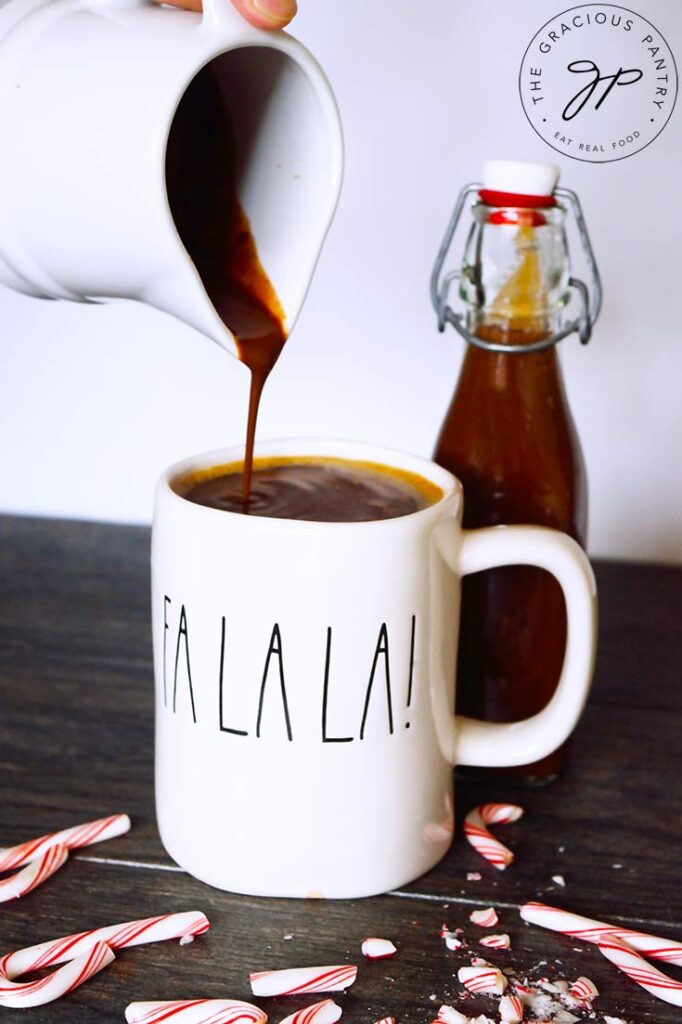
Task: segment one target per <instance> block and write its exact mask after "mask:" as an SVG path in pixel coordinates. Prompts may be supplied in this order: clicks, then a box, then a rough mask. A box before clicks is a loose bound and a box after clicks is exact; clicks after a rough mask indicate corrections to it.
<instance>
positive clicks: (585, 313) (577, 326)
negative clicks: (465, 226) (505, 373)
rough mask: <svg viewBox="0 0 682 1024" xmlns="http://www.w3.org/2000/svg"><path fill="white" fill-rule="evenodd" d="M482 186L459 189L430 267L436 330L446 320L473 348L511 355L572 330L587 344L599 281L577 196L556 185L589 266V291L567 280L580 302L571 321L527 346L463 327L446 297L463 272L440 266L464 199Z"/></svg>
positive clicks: (549, 343) (537, 347)
mask: <svg viewBox="0 0 682 1024" xmlns="http://www.w3.org/2000/svg"><path fill="white" fill-rule="evenodd" d="M481 188H482V185H481V184H480V183H478V182H472V183H470V184H469V185H465V186H464V188H463V189H462V190H461V191H460V193H459V195H458V196H457V201H456V202H455V206H454V209H453V211H452V215H451V217H450V221H449V223H448V226H447V228H446V230H445V235H444V237H443V241H442V242H441V245H440V249H439V250H438V255H437V256H436V261H435V263H434V265H433V270H432V271H431V284H430V290H431V302H432V304H433V308H434V309H435V311H436V316H437V317H438V330H439V331H440V332H441V333H442V332H443V331H444V330H445V325H446V323H449V324H452V326H453V327H454V328H455V330H456V331H457V333H458V334H461V336H462V337H463V338H464V340H465V341H468V342H469V344H470V345H474V346H475V347H476V348H482V349H487V350H488V351H489V352H506V353H508V354H510V355H523V354H524V353H528V352H540V351H542V350H543V349H545V348H550V347H551V346H552V345H556V344H557V342H559V341H563V339H564V338H567V337H568V335H569V334H573V332H574V331H575V332H576V333H577V334H578V337H579V338H580V342H581V344H582V345H587V343H588V342H589V340H590V338H591V336H592V328H593V327H594V324H595V323H596V321H597V318H598V316H599V313H600V311H601V305H602V284H601V277H600V275H599V268H598V267H597V261H596V259H595V255H594V250H593V249H592V242H591V241H590V236H589V232H588V230H587V224H586V222H585V217H584V215H583V210H582V206H581V205H580V200H579V199H578V196H577V195H576V193H575V192H573V191H572V190H571V189H567V188H557V189H555V190H554V195H555V196H556V197H557V198H558V199H562V200H565V202H566V204H567V205H568V207H569V208H570V209H571V211H572V213H573V216H574V218H575V222H576V225H577V227H578V235H579V237H580V242H581V244H582V247H583V252H584V254H585V259H586V260H587V265H588V267H589V271H590V278H591V285H592V289H591V292H590V290H589V289H588V287H587V285H586V284H585V282H584V281H581V280H580V279H579V278H577V277H570V278H569V279H568V284H569V287H570V288H571V289H572V290H573V291H574V292H575V293H576V295H577V297H578V301H579V304H580V312H579V313H578V315H577V316H576V317H575V318H574V319H573V320H570V321H569V322H568V323H567V324H566V326H565V327H563V328H562V329H561V330H560V331H557V332H556V333H555V334H552V335H551V336H550V337H549V338H543V339H542V340H541V341H533V342H529V343H528V344H527V345H504V344H502V343H501V342H494V341H484V340H483V339H482V338H477V337H475V336H474V335H473V334H471V333H470V332H469V331H468V330H467V329H466V327H465V325H464V317H463V315H462V313H456V312H455V311H454V309H453V308H452V307H451V306H450V305H449V303H448V296H449V293H450V288H451V286H452V283H453V281H457V280H459V278H460V277H461V274H462V272H461V270H450V271H448V272H447V273H445V274H443V267H444V265H445V260H446V258H447V255H448V252H449V250H450V245H451V244H452V239H453V238H454V236H455V232H456V230H457V226H458V224H459V222H460V219H461V217H462V213H463V212H464V207H465V205H466V204H467V200H468V199H469V197H470V196H473V195H478V192H479V190H480V189H481Z"/></svg>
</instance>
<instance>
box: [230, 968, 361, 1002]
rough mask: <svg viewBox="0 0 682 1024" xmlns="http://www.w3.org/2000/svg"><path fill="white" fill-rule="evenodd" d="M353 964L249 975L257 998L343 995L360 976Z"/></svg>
mask: <svg viewBox="0 0 682 1024" xmlns="http://www.w3.org/2000/svg"><path fill="white" fill-rule="evenodd" d="M357 973H358V969H357V967H355V966H354V965H353V964H344V965H342V966H341V967H293V968H291V969H287V970H283V971H254V972H253V973H252V974H250V975H249V981H250V983H251V991H252V992H253V994H254V995H255V996H288V995H295V994H296V993H297V992H342V991H343V990H344V989H346V988H349V987H350V986H351V985H352V984H353V982H354V981H355V978H356V976H357Z"/></svg>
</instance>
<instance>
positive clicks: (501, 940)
mask: <svg viewBox="0 0 682 1024" xmlns="http://www.w3.org/2000/svg"><path fill="white" fill-rule="evenodd" d="M479 941H480V943H481V945H482V946H487V947H488V948H489V949H509V947H510V946H511V939H510V938H509V936H508V935H507V934H506V932H503V933H502V935H484V936H483V938H482V939H480V940H479Z"/></svg>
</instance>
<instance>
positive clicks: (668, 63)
mask: <svg viewBox="0 0 682 1024" xmlns="http://www.w3.org/2000/svg"><path fill="white" fill-rule="evenodd" d="M677 84H678V82H677V67H676V65H675V58H674V57H673V54H672V52H671V50H670V48H669V46H668V44H667V43H666V41H665V39H664V38H663V36H662V35H661V33H660V32H659V31H658V29H657V28H656V27H655V26H654V25H652V24H651V22H649V21H647V19H646V18H643V17H642V16H641V15H639V14H637V13H635V12H634V11H631V10H629V9H627V8H625V7H620V6H618V5H616V4H582V5H580V6H577V7H571V8H570V9H569V10H566V11H563V12H562V13H560V14H557V15H556V16H555V17H554V18H552V19H551V20H550V21H548V22H547V23H546V24H545V25H543V26H542V28H541V29H540V30H539V31H538V32H537V33H536V34H535V35H534V36H533V39H532V40H531V42H530V44H529V45H528V48H527V50H526V52H525V54H524V56H523V61H522V63H521V70H520V72H519V90H520V93H521V102H522V104H523V109H524V111H525V113H526V116H527V118H528V120H529V121H530V124H531V125H532V127H533V128H534V129H535V131H536V132H537V133H538V135H539V136H540V137H541V138H542V139H544V141H545V142H546V143H547V144H548V145H549V146H551V147H552V149H555V150H557V152H559V153H562V154H563V155H564V156H569V157H572V158H573V159H576V160H585V161H588V162H592V163H608V162H610V161H613V160H622V159H623V158H624V157H627V156H632V155H633V154H634V153H638V152H639V151H640V150H641V149H644V147H645V146H648V145H649V144H650V143H651V142H653V140H654V139H655V138H656V137H657V136H658V135H660V133H661V132H662V131H663V129H664V127H665V126H666V124H667V123H668V121H669V120H670V116H671V114H672V112H673V108H674V106H675V100H676V98H677Z"/></svg>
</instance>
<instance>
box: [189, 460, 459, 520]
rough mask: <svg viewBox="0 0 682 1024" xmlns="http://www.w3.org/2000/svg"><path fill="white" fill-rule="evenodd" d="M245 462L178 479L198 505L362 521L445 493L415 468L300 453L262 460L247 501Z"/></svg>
mask: <svg viewBox="0 0 682 1024" xmlns="http://www.w3.org/2000/svg"><path fill="white" fill-rule="evenodd" d="M242 472H243V467H242V465H241V464H237V463H236V464H233V465H230V466H216V467H213V468H212V469H209V470H202V471H199V472H196V473H193V474H190V475H188V476H186V477H183V478H181V479H179V480H176V481H175V482H174V484H173V489H174V490H175V491H176V493H178V494H180V495H182V496H183V497H184V498H187V499H188V500H189V501H193V502H195V503H196V504H198V505H207V506H208V507H209V508H217V509H223V510H224V511H227V512H240V513H244V514H248V515H253V516H269V517H271V518H274V519H302V520H307V521H308V522H318V523H362V522H369V521H372V520H379V519H395V518H397V517H398V516H407V515H410V513H412V512H418V511H419V510H420V509H423V508H426V507H427V506H428V505H432V504H434V502H436V501H438V500H439V498H441V497H442V491H441V490H440V488H439V487H437V486H436V485H435V484H433V483H431V482H430V481H429V480H426V479H425V478H424V477H421V476H419V475H418V474H416V473H409V472H407V471H406V470H400V469H393V468H391V467H388V466H383V465H380V464H378V463H371V462H355V461H351V460H345V459H331V458H329V459H323V458H314V457H308V458H305V457H300V458H292V459H257V460H256V462H255V463H254V469H253V476H252V481H251V493H250V498H249V501H248V503H246V502H245V501H244V497H243V491H242Z"/></svg>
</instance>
